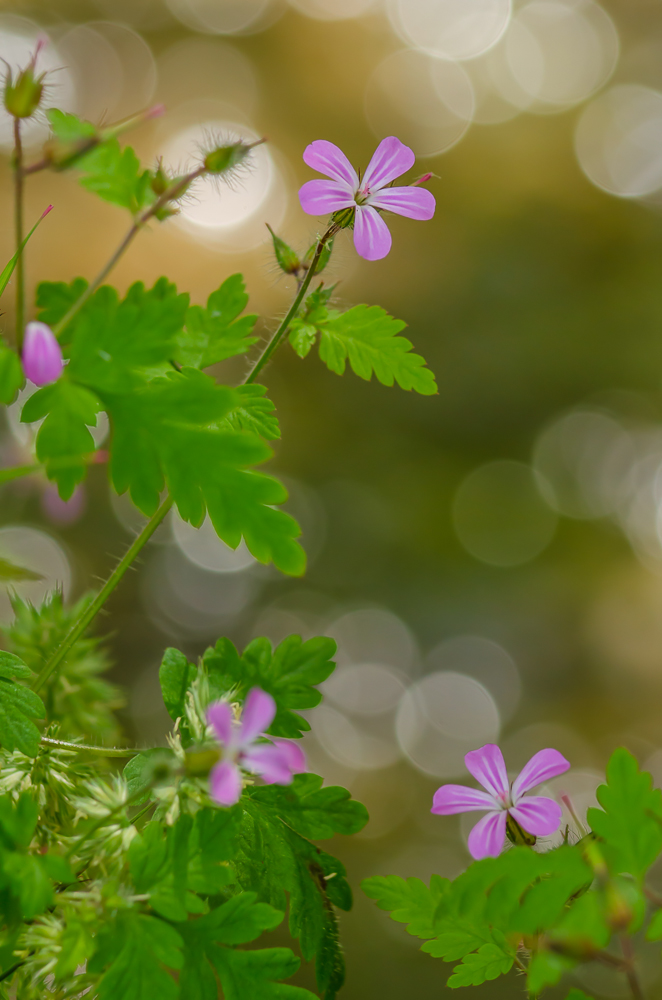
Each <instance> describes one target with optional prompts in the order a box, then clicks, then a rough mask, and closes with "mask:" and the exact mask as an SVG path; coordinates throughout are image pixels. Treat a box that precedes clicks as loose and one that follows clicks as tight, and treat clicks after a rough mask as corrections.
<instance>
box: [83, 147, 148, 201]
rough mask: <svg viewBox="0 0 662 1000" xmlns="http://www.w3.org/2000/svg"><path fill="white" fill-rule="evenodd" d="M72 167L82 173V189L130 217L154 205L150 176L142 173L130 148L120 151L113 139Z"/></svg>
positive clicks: (146, 172)
mask: <svg viewBox="0 0 662 1000" xmlns="http://www.w3.org/2000/svg"><path fill="white" fill-rule="evenodd" d="M76 167H77V168H78V170H80V171H81V173H82V177H81V179H80V183H81V185H82V187H84V188H86V189H87V190H88V191H92V192H93V193H94V194H98V195H99V197H100V198H103V199H104V201H109V202H111V204H113V205H119V207H120V208H127V209H128V210H129V211H130V212H131V214H132V215H134V216H137V215H140V214H141V213H142V212H144V211H145V209H147V208H149V207H150V205H152V204H153V203H154V202H155V201H156V195H155V194H154V191H153V190H152V186H151V181H152V174H151V172H150V171H149V170H143V168H142V167H141V165H140V161H139V160H138V157H137V156H136V154H135V153H134V151H133V150H132V149H131V147H130V146H127V147H125V148H124V149H122V148H121V147H120V144H119V142H118V141H117V139H115V138H112V139H107V140H106V141H105V142H102V143H99V144H98V145H96V146H95V147H94V149H92V150H91V151H90V152H89V153H86V154H85V155H84V156H82V157H80V158H79V159H78V160H77V162H76Z"/></svg>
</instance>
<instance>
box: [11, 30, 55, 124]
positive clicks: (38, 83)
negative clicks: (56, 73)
mask: <svg viewBox="0 0 662 1000" xmlns="http://www.w3.org/2000/svg"><path fill="white" fill-rule="evenodd" d="M44 44H45V40H44V39H40V40H39V42H38V43H37V47H36V49H35V51H34V55H33V56H32V59H31V60H30V62H29V64H28V65H27V66H26V67H25V69H22V70H20V72H19V73H18V75H17V77H16V80H15V81H14V79H13V77H12V72H11V70H9V71H8V72H7V76H6V77H5V92H4V104H5V108H6V109H7V111H8V112H9V114H10V115H11V116H12V117H13V118H31V117H32V115H33V114H34V113H35V111H36V110H37V108H38V107H39V105H40V103H41V98H42V95H43V93H44V77H45V76H46V74H45V73H42V74H41V75H40V76H36V75H35V66H36V62H37V56H38V55H39V52H40V51H41V49H42V48H43V46H44Z"/></svg>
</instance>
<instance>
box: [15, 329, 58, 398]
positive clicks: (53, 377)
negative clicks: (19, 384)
mask: <svg viewBox="0 0 662 1000" xmlns="http://www.w3.org/2000/svg"><path fill="white" fill-rule="evenodd" d="M22 361H23V371H24V372H25V374H26V375H27V377H28V378H29V379H30V381H31V382H34V384H35V385H48V384H49V383H50V382H57V380H58V379H59V377H60V375H61V374H62V368H63V367H64V362H63V360H62V350H61V348H60V345H59V344H58V342H57V340H56V339H55V334H54V333H53V331H52V330H51V328H50V326H46V324H45V323H28V325H27V326H26V328H25V337H24V338H23V354H22Z"/></svg>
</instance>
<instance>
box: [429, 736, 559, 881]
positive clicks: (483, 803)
mask: <svg viewBox="0 0 662 1000" xmlns="http://www.w3.org/2000/svg"><path fill="white" fill-rule="evenodd" d="M464 763H465V764H466V765H467V770H468V771H469V772H470V773H471V774H472V775H473V776H474V778H475V779H476V781H478V782H479V783H480V784H481V785H482V786H483V788H484V789H485V791H484V792H481V791H479V790H478V789H477V788H467V787H466V786H465V785H442V786H441V788H438V789H437V791H436V792H435V793H434V798H433V800H432V809H431V810H430V811H431V812H433V813H435V815H437V816H451V815H453V814H454V813H463V812H474V811H479V810H480V811H483V810H488V813H487V816H483V818H482V819H480V820H478V822H477V823H476V825H475V827H474V828H473V830H472V831H471V833H470V834H469V851H470V853H471V856H472V857H474V858H475V859H476V860H477V861H479V860H480V859H481V858H494V857H496V856H497V855H498V854H500V852H501V850H502V848H503V845H504V841H505V839H506V823H507V820H508V817H509V816H511V817H512V818H513V819H514V820H515V822H516V823H517V824H518V825H519V826H520V827H521V828H522V829H523V830H524V831H526V833H529V834H532V835H533V836H534V837H549V836H550V834H552V833H554V832H555V831H556V830H558V828H559V824H560V822H561V807H560V805H559V804H558V802H554V800H553V799H548V798H546V797H545V796H543V795H531V796H529V797H528V798H526V799H525V798H523V796H524V794H525V792H528V791H530V790H531V789H532V788H535V786H536V785H539V784H541V782H543V781H548V780H549V779H550V778H555V777H556V776H557V775H558V774H563V773H564V772H565V771H567V770H568V768H569V767H570V764H569V763H568V761H567V760H566V759H565V757H564V756H563V755H562V754H560V753H559V751H558V750H551V749H547V750H540V751H539V752H538V753H537V754H534V755H533V757H532V758H531V760H530V761H529V763H528V764H525V765H524V767H523V768H522V770H521V771H520V773H519V774H518V776H517V777H516V778H515V780H514V781H513V783H512V785H511V784H510V782H509V781H508V775H507V773H506V765H505V762H504V759H503V754H502V753H501V750H500V749H499V747H498V746H496V745H495V744H494V743H487V744H486V745H485V746H484V747H481V748H480V750H472V751H471V752H470V753H468V754H467V755H466V757H465V758H464Z"/></svg>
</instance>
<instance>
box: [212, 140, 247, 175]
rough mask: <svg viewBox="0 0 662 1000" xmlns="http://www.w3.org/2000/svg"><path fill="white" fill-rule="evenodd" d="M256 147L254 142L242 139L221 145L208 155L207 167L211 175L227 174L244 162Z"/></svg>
mask: <svg viewBox="0 0 662 1000" xmlns="http://www.w3.org/2000/svg"><path fill="white" fill-rule="evenodd" d="M255 145H256V143H254V142H251V143H248V142H243V141H242V140H241V139H238V140H237V141H236V142H225V143H221V144H219V145H218V146H216V148H215V149H212V150H211V151H210V152H209V153H207V155H206V156H205V159H204V164H205V167H206V169H207V171H208V172H209V173H210V174H227V173H229V172H230V171H231V170H234V169H235V168H236V167H238V166H240V165H241V164H242V163H243V162H244V160H245V159H246V157H247V156H248V155H249V153H250V151H251V149H252V148H253V146H255Z"/></svg>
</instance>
